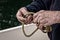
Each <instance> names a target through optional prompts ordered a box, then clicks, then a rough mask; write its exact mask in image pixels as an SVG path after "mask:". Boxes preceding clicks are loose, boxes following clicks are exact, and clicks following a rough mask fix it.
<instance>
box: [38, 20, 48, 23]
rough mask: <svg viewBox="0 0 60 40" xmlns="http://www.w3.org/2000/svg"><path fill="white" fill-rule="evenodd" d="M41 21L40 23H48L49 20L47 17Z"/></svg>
mask: <svg viewBox="0 0 60 40" xmlns="http://www.w3.org/2000/svg"><path fill="white" fill-rule="evenodd" d="M39 22H40V24H45V23H48V21H47V20H46V19H42V20H39Z"/></svg>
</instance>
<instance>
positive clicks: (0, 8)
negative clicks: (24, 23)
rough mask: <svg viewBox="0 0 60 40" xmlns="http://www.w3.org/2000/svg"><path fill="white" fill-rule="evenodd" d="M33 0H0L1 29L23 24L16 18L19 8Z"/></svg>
mask: <svg viewBox="0 0 60 40" xmlns="http://www.w3.org/2000/svg"><path fill="white" fill-rule="evenodd" d="M30 2H31V0H0V30H2V29H6V28H11V27H16V26H18V25H21V23H19V22H18V20H17V19H16V13H17V11H18V9H20V8H21V7H23V6H26V5H28V4H29V3H30Z"/></svg>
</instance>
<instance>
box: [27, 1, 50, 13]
mask: <svg viewBox="0 0 60 40" xmlns="http://www.w3.org/2000/svg"><path fill="white" fill-rule="evenodd" d="M46 2H47V0H34V1H33V2H32V3H31V4H29V5H27V6H26V8H27V10H28V11H30V12H37V11H39V10H46V9H47V5H46V4H47V3H46ZM49 5H50V4H49Z"/></svg>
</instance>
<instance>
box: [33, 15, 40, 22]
mask: <svg viewBox="0 0 60 40" xmlns="http://www.w3.org/2000/svg"><path fill="white" fill-rule="evenodd" d="M40 16H41V14H39V15H37V17H36V18H35V19H34V20H33V22H34V23H37V22H38V19H39V17H40Z"/></svg>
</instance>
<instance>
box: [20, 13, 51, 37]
mask: <svg viewBox="0 0 60 40" xmlns="http://www.w3.org/2000/svg"><path fill="white" fill-rule="evenodd" d="M30 14H34V13H33V12H29V13H28V14H25V16H26V15H30ZM25 16H24V17H25ZM21 23H22V31H23V33H24V35H25V36H26V37H31V36H32V35H33V34H34V33H35V32H36V31H37V30H38V29H39V28H36V29H35V30H34V31H33V32H32V33H31V34H29V35H27V34H26V33H25V30H24V22H21ZM50 31H52V27H51V26H44V30H42V32H43V33H48V32H50Z"/></svg>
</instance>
